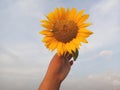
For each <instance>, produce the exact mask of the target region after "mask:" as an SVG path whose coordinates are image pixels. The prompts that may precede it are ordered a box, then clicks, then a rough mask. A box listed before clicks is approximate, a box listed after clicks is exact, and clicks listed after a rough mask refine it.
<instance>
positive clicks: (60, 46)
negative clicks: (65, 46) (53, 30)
mask: <svg viewBox="0 0 120 90" xmlns="http://www.w3.org/2000/svg"><path fill="white" fill-rule="evenodd" d="M57 52H58V55H59V56H60V55H62V54H63V51H62V43H61V42H58V45H57Z"/></svg>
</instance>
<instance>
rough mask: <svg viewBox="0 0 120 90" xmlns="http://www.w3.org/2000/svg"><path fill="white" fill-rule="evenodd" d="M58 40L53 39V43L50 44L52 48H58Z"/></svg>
mask: <svg viewBox="0 0 120 90" xmlns="http://www.w3.org/2000/svg"><path fill="white" fill-rule="evenodd" d="M57 44H58V42H57V41H56V40H52V41H51V44H50V45H49V48H50V50H52V51H53V50H55V49H56V48H57Z"/></svg>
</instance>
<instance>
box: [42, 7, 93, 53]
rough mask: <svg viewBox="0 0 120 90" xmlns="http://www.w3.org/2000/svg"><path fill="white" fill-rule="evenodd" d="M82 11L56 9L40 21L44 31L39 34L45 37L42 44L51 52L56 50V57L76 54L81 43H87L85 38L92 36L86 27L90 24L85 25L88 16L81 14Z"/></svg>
mask: <svg viewBox="0 0 120 90" xmlns="http://www.w3.org/2000/svg"><path fill="white" fill-rule="evenodd" d="M83 13H84V10H81V11H80V12H77V10H76V8H72V9H69V8H68V9H64V8H56V9H55V10H54V11H53V12H50V13H49V14H48V15H47V16H46V17H47V20H41V22H42V26H43V27H44V28H45V30H43V31H41V32H40V34H43V35H45V37H44V38H43V40H42V41H43V42H44V43H45V46H46V47H47V48H48V49H49V50H51V51H53V50H57V53H58V55H64V54H66V53H69V54H72V55H73V53H76V52H77V51H78V49H79V47H80V45H81V42H84V43H88V42H87V40H86V38H87V37H89V35H91V34H92V32H91V31H89V30H87V29H86V27H87V26H89V25H91V23H86V22H85V21H86V20H87V19H88V17H89V15H88V14H83Z"/></svg>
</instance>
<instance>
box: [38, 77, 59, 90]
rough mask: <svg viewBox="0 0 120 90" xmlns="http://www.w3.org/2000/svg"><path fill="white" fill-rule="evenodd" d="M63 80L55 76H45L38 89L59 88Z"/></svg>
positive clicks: (53, 89) (56, 89)
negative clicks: (60, 80)
mask: <svg viewBox="0 0 120 90" xmlns="http://www.w3.org/2000/svg"><path fill="white" fill-rule="evenodd" d="M60 84H61V82H59V80H57V79H56V78H55V77H54V78H49V77H45V78H44V80H43V81H42V83H41V85H40V87H39V89H38V90H59V88H60Z"/></svg>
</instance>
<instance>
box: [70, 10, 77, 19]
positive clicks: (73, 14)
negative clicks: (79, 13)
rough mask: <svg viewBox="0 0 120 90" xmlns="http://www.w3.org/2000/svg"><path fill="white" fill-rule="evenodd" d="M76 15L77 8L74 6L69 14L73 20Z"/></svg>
mask: <svg viewBox="0 0 120 90" xmlns="http://www.w3.org/2000/svg"><path fill="white" fill-rule="evenodd" d="M75 16H76V8H72V10H71V11H70V14H69V18H70V19H71V20H74V19H75Z"/></svg>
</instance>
